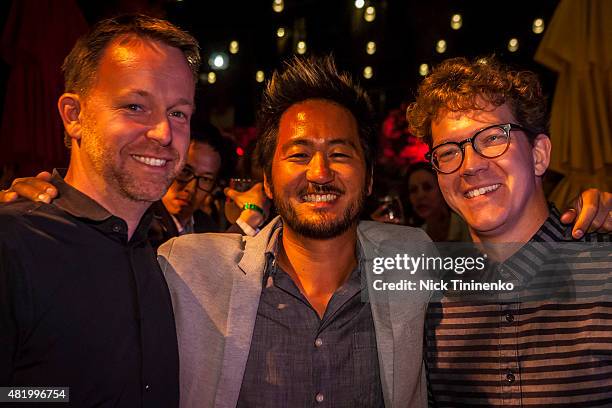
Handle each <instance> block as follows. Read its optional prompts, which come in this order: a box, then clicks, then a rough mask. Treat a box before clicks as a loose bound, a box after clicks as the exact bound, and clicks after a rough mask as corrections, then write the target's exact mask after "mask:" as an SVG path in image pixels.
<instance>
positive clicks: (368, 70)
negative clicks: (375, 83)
mask: <svg viewBox="0 0 612 408" xmlns="http://www.w3.org/2000/svg"><path fill="white" fill-rule="evenodd" d="M372 76H374V70H373V69H372V67H371V66H369V65H368V66H367V67H365V68H364V69H363V77H364V78H365V79H370V78H372Z"/></svg>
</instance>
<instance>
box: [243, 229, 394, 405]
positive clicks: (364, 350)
mask: <svg viewBox="0 0 612 408" xmlns="http://www.w3.org/2000/svg"><path fill="white" fill-rule="evenodd" d="M280 236H281V229H277V230H276V231H275V232H274V234H273V236H272V238H271V240H270V245H269V246H268V250H267V251H266V255H267V260H268V262H267V267H266V272H265V273H264V280H263V289H262V292H261V298H260V301H259V308H258V310H257V318H256V320H255V328H254V330H253V339H252V342H251V349H250V352H249V357H248V360H247V364H246V369H245V373H244V378H243V381H242V388H241V390H240V396H239V399H238V407H307V406H317V407H318V406H321V407H324V406H327V407H382V406H384V402H383V395H382V388H381V382H380V372H379V366H378V353H377V349H376V336H375V332H374V321H373V319H372V311H371V308H370V303H369V302H365V303H364V302H362V299H361V296H360V295H361V291H362V286H361V279H360V277H361V269H362V266H361V262H359V266H358V267H357V268H355V270H353V272H352V274H351V276H350V277H349V279H348V281H347V282H346V283H345V284H344V285H342V286H341V287H340V288H339V289H338V290H337V291H336V292H335V293H334V295H333V296H332V298H331V299H330V301H329V304H328V305H327V309H326V310H325V314H324V315H323V318H322V319H321V318H319V315H318V314H317V312H316V311H315V309H314V308H313V307H312V306H311V305H310V303H309V302H308V300H307V299H306V298H305V297H304V295H302V294H301V293H300V291H299V289H298V288H297V286H296V285H295V283H294V282H293V280H292V279H291V278H290V277H289V275H288V274H287V273H286V272H285V271H283V270H282V269H281V268H280V267H279V266H278V264H277V263H276V262H275V255H276V254H277V246H278V243H279V242H280Z"/></svg>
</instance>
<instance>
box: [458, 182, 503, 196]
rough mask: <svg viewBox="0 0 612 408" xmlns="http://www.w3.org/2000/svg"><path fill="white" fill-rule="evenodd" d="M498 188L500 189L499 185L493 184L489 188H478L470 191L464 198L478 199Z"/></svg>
mask: <svg viewBox="0 0 612 408" xmlns="http://www.w3.org/2000/svg"><path fill="white" fill-rule="evenodd" d="M499 187H501V184H493V185H491V186H487V187H480V188H476V189H474V190H470V191H468V192H467V193H465V197H466V198H474V197H478V196H480V195H483V194H486V193H489V192H491V191H495V190H497V189H498V188H499Z"/></svg>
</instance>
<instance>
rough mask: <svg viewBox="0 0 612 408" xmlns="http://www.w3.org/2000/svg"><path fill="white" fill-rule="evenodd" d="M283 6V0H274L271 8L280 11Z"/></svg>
mask: <svg viewBox="0 0 612 408" xmlns="http://www.w3.org/2000/svg"><path fill="white" fill-rule="evenodd" d="M284 8H285V2H284V1H283V0H274V2H273V3H272V10H274V11H276V12H277V13H280V12H281V11H283V9H284Z"/></svg>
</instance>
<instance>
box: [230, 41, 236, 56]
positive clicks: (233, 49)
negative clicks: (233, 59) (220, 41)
mask: <svg viewBox="0 0 612 408" xmlns="http://www.w3.org/2000/svg"><path fill="white" fill-rule="evenodd" d="M229 52H230V54H238V41H232V42H230V45H229Z"/></svg>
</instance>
